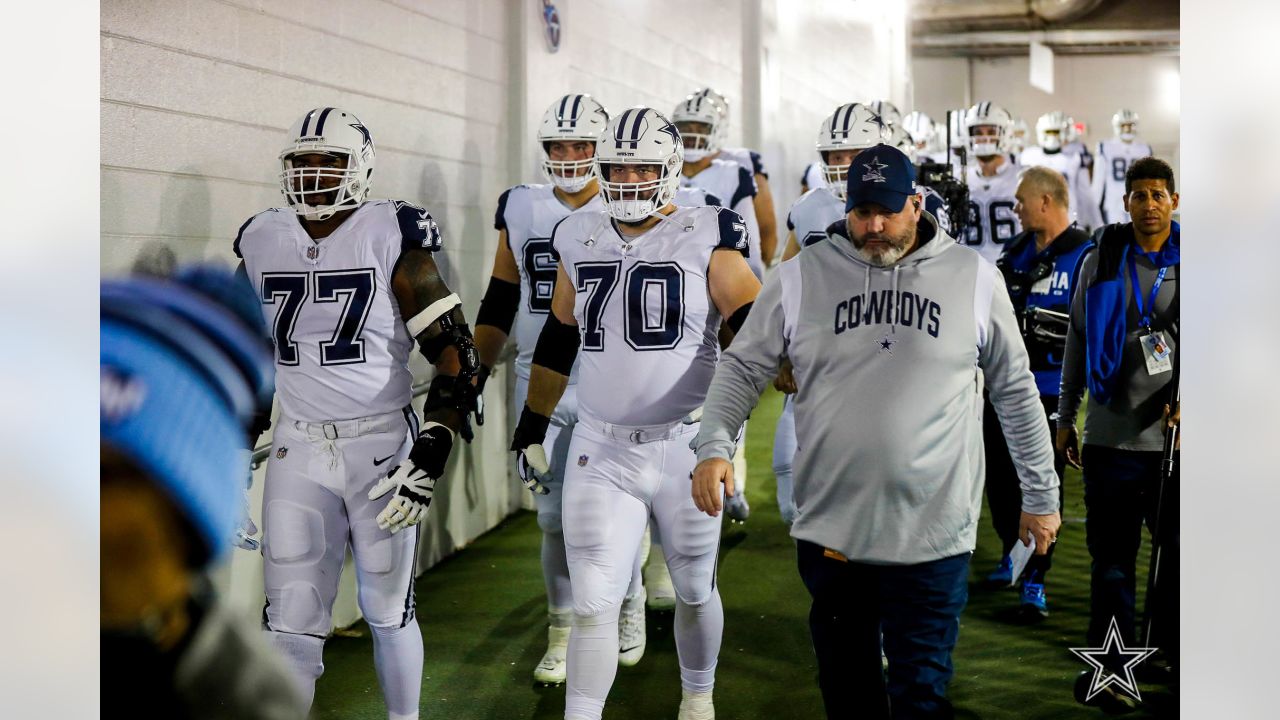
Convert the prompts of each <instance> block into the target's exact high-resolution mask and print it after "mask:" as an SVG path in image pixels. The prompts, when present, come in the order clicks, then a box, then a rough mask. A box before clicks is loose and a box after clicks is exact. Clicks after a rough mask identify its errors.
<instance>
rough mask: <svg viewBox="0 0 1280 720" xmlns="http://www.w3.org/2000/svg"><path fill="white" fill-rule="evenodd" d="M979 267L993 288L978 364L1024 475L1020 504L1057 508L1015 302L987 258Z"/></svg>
mask: <svg viewBox="0 0 1280 720" xmlns="http://www.w3.org/2000/svg"><path fill="white" fill-rule="evenodd" d="M978 272H979V273H986V274H987V279H986V281H985V282H984V281H982V280H980V281H979V283H978V285H979V286H980V287H989V288H990V294H991V297H990V305H989V307H990V315H989V316H988V318H987V325H986V338H985V340H983V339H982V338H981V335H980V337H979V340H980V342H981V346H980V347H979V350H978V365H979V367H981V368H982V372H983V374H984V375H985V376H986V381H987V389H988V391H989V392H990V398H991V405H992V406H993V407H994V408H995V411H996V416H997V417H999V418H1000V427H1001V428H1002V429H1003V431H1004V437H1005V440H1006V441H1007V442H1008V444H1009V456H1010V458H1011V459H1012V460H1013V465H1014V467H1015V468H1016V469H1017V471H1018V478H1019V480H1021V484H1022V509H1023V511H1024V512H1028V513H1031V514H1034V515H1047V514H1049V513H1052V512H1057V510H1058V493H1057V488H1058V484H1059V482H1058V474H1057V472H1055V471H1054V468H1053V443H1052V441H1050V439H1049V424H1048V422H1046V421H1045V417H1044V406H1043V405H1041V403H1040V392H1039V391H1038V390H1037V389H1036V380H1035V376H1034V375H1032V374H1031V363H1030V361H1029V360H1028V358H1027V348H1026V345H1025V344H1024V343H1023V340H1022V334H1021V332H1019V330H1018V321H1017V318H1016V317H1015V316H1014V313H1013V303H1012V302H1011V301H1010V300H1009V293H1008V291H1007V290H1005V286H1004V278H1003V276H1002V275H1001V274H1000V271H999V270H997V269H996V268H995V267H994V266H991V265H988V264H986V263H983V264H982V265H981V266H980V267H979V270H978ZM982 302H984V300H983V298H981V297H977V298H975V304H980V303H982ZM981 325H982V324H981V322H979V327H980V328H981ZM979 332H980V334H981V329H980V330H979Z"/></svg>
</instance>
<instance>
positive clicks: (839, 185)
mask: <svg viewBox="0 0 1280 720" xmlns="http://www.w3.org/2000/svg"><path fill="white" fill-rule="evenodd" d="M848 152H852V153H853V154H852V155H850V156H849V161H848V162H846V163H843V164H841V163H839V162H836V163H835V164H832V163H830V162H829V160H830V159H831V155H832V154H833V153H848ZM861 152H862V150H860V149H854V148H850V149H846V150H823V151H820V152H819V153H818V154H819V155H821V156H822V178H823V179H824V180H826V181H827V190H829V191H831V194H832V195H835V196H836V199H837V200H840V201H841V202H843V201H844V199H845V196H846V195H847V194H848V190H849V186H848V184H847V183H848V177H849V166H850V165H852V164H853V161H854V160H855V159H856V158H857V157H858V154H859V153H861Z"/></svg>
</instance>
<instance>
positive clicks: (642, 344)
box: [552, 207, 748, 425]
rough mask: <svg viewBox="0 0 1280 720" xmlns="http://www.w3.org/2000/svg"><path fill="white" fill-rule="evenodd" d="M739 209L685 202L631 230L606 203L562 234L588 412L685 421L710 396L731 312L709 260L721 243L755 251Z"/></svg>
mask: <svg viewBox="0 0 1280 720" xmlns="http://www.w3.org/2000/svg"><path fill="white" fill-rule="evenodd" d="M747 242H748V239H747V228H746V224H745V223H744V222H743V220H742V218H741V217H740V216H739V215H738V214H737V213H735V212H733V211H731V210H727V209H724V208H716V207H678V208H677V209H676V211H675V212H674V213H672V214H671V215H669V216H668V217H667V220H666V221H661V222H659V223H658V224H657V225H655V226H654V227H652V228H650V229H649V231H648V232H646V233H645V234H643V235H641V236H639V237H634V238H625V237H624V236H622V235H621V234H619V233H618V231H617V229H616V228H615V226H614V224H613V222H612V221H611V220H610V218H609V217H608V216H607V215H605V214H604V213H574V214H573V215H570V216H569V217H567V218H565V219H564V220H563V221H562V222H561V223H560V225H559V226H557V227H556V230H555V234H554V237H553V238H552V244H553V246H554V247H555V251H556V253H557V255H558V256H559V259H560V262H561V263H562V264H563V265H564V269H565V272H566V273H568V276H569V280H570V281H571V282H572V283H573V285H574V288H575V289H576V291H577V292H576V296H575V298H574V304H573V316H574V318H575V319H576V320H577V321H578V332H579V334H580V335H581V338H582V345H581V349H580V351H579V353H578V358H579V361H580V363H581V367H580V369H579V371H578V412H579V415H580V416H583V417H591V418H594V419H596V420H599V421H603V422H607V423H614V424H618V425H658V424H667V423H673V422H677V421H679V420H680V419H681V418H682V417H684V416H685V415H687V414H688V413H689V412H690V411H692V410H693V409H694V408H696V407H698V406H699V405H701V404H702V402H703V400H704V399H705V398H706V394H707V388H708V387H709V386H710V384H711V376H712V375H713V374H714V373H715V369H716V361H717V360H718V359H719V356H720V343H719V339H718V336H717V331H718V330H719V328H720V323H721V320H722V318H721V317H720V313H719V312H718V311H717V310H716V307H715V305H714V304H713V303H712V302H711V292H710V290H709V285H708V281H707V268H708V267H709V265H710V262H711V253H712V252H713V251H714V250H715V249H716V248H722V247H723V248H730V249H733V250H736V251H738V252H741V253H742V254H743V255H746V254H747Z"/></svg>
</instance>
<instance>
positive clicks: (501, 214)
mask: <svg viewBox="0 0 1280 720" xmlns="http://www.w3.org/2000/svg"><path fill="white" fill-rule="evenodd" d="M510 196H511V188H507V189H506V190H503V191H502V194H501V195H499V196H498V212H496V213H494V216H493V229H494V230H506V229H507V198H508V197H510Z"/></svg>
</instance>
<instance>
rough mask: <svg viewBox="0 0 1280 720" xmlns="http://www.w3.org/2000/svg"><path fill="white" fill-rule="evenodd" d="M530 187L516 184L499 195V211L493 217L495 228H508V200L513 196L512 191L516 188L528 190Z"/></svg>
mask: <svg viewBox="0 0 1280 720" xmlns="http://www.w3.org/2000/svg"><path fill="white" fill-rule="evenodd" d="M528 188H529V186H528V185H525V184H520V185H514V186H512V187H509V188H507V189H506V190H503V191H502V194H501V195H499V196H498V212H497V213H496V214H495V215H494V218H493V229H494V230H506V229H507V200H508V199H509V198H510V197H511V193H512V192H514V191H516V190H527V189H528Z"/></svg>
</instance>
